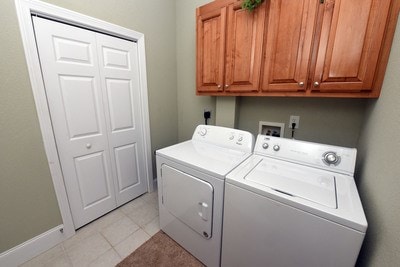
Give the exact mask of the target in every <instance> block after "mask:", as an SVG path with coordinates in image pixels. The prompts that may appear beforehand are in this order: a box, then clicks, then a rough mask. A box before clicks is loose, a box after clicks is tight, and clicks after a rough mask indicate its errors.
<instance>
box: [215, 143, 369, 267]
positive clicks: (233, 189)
mask: <svg viewBox="0 0 400 267" xmlns="http://www.w3.org/2000/svg"><path fill="white" fill-rule="evenodd" d="M355 160H356V149H350V148H343V147H337V146H329V145H322V144H316V143H310V142H303V141H296V140H291V139H284V138H276V137H267V136H264V135H259V136H258V138H257V141H256V145H255V148H254V154H253V155H252V156H251V157H249V158H248V159H247V160H246V161H244V162H243V163H242V164H240V165H239V166H238V167H237V168H236V169H235V170H234V171H232V172H231V173H230V174H229V175H228V176H227V178H226V185H225V199H224V203H225V206H224V225H223V242H222V266H230V267H231V266H273V267H276V266H285V267H288V266H307V267H313V266H324V267H325V266H335V267H336V266H354V264H355V263H356V260H357V257H358V253H359V251H360V248H361V245H362V242H363V240H364V236H365V232H366V229H367V220H366V218H365V215H364V211H363V208H362V205H361V201H360V198H359V195H358V192H357V188H356V185H355V183H354V178H353V173H354V166H355Z"/></svg>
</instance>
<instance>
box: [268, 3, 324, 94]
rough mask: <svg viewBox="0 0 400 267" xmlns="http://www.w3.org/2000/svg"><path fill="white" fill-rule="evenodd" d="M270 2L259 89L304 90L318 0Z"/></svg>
mask: <svg viewBox="0 0 400 267" xmlns="http://www.w3.org/2000/svg"><path fill="white" fill-rule="evenodd" d="M269 5H270V7H269V13H268V24H267V27H266V36H265V41H264V46H265V58H264V70H263V81H262V90H263V91H299V90H300V91H302V90H305V89H306V86H307V74H308V65H309V57H310V54H311V41H312V38H313V31H314V23H315V16H316V11H317V5H318V2H317V1H314V0H299V1H289V0H271V1H270V3H269Z"/></svg>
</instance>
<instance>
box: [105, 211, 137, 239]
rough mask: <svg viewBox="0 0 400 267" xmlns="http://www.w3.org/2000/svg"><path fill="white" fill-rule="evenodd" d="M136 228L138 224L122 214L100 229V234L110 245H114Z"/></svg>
mask: <svg viewBox="0 0 400 267" xmlns="http://www.w3.org/2000/svg"><path fill="white" fill-rule="evenodd" d="M138 229H139V226H138V225H137V224H136V223H134V222H133V221H132V220H131V219H129V218H128V217H126V216H124V217H122V218H121V219H120V220H118V221H116V222H114V223H113V224H110V225H109V226H107V227H106V228H104V229H103V230H101V234H102V235H103V236H104V237H105V238H106V239H107V240H108V242H110V244H111V245H112V246H115V245H116V244H118V243H119V242H121V241H122V240H124V239H125V238H127V237H128V236H129V235H130V234H132V233H133V232H135V231H136V230H138Z"/></svg>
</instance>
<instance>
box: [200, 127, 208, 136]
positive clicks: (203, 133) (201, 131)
mask: <svg viewBox="0 0 400 267" xmlns="http://www.w3.org/2000/svg"><path fill="white" fill-rule="evenodd" d="M199 134H200V135H201V136H205V135H206V134H207V129H206V128H202V129H200V132H199Z"/></svg>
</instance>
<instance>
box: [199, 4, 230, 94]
mask: <svg viewBox="0 0 400 267" xmlns="http://www.w3.org/2000/svg"><path fill="white" fill-rule="evenodd" d="M232 1H233V0H229V1H215V2H211V3H210V4H207V5H205V6H202V7H200V8H198V9H197V10H196V12H197V16H196V18H197V24H196V27H197V29H196V31H197V35H196V52H197V55H196V87H197V91H198V92H222V91H223V89H224V86H223V83H224V73H225V44H226V43H225V42H226V19H227V5H228V4H229V3H230V2H232Z"/></svg>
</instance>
